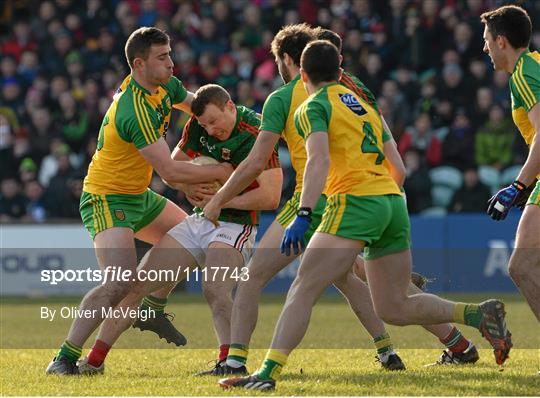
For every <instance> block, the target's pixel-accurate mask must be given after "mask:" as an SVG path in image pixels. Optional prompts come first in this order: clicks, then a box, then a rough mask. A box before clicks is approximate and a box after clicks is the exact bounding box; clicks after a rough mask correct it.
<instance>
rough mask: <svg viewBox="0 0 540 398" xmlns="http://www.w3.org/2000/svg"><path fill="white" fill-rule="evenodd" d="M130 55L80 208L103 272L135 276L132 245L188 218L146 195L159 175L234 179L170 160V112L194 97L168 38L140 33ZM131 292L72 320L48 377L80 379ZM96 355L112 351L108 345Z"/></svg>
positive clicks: (88, 303)
mask: <svg viewBox="0 0 540 398" xmlns="http://www.w3.org/2000/svg"><path fill="white" fill-rule="evenodd" d="M125 52H126V58H127V61H128V63H129V66H130V68H131V74H130V75H129V76H128V77H127V78H126V79H125V80H124V82H123V83H122V85H121V87H120V88H119V90H118V91H117V92H116V94H115V95H114V98H113V101H112V104H111V105H110V107H109V109H108V110H107V113H106V114H105V117H104V118H103V122H102V125H101V128H100V131H99V138H98V144H97V149H96V152H95V154H94V156H93V158H92V161H91V163H90V166H89V167H88V174H87V176H86V178H85V180H84V187H83V193H82V196H81V203H80V213H81V218H82V220H83V223H84V225H85V227H86V229H87V230H88V232H89V234H90V236H91V238H92V240H93V242H94V247H95V250H96V256H97V259H98V263H99V266H100V268H101V270H102V271H103V270H105V269H106V268H107V267H109V266H116V267H121V268H123V269H124V270H130V271H131V272H134V271H135V269H136V266H137V256H136V251H135V242H134V237H137V238H138V239H141V240H144V241H146V242H149V243H152V244H154V243H156V242H157V241H158V240H159V239H160V238H161V237H162V236H163V235H164V234H165V233H166V232H167V231H168V230H169V229H170V228H172V227H173V226H174V225H176V224H178V223H179V222H180V221H182V220H183V219H184V218H185V217H186V213H185V212H184V211H182V210H181V209H180V208H179V207H177V206H176V205H174V204H173V203H172V202H170V201H168V200H166V199H165V198H163V197H161V196H160V195H158V194H156V193H155V192H153V191H151V190H150V189H149V188H148V186H149V184H150V179H151V177H152V172H153V169H155V170H156V171H157V173H158V174H159V175H160V176H161V177H162V178H163V179H165V180H166V181H170V182H185V183H204V182H211V181H213V180H215V179H216V178H217V179H221V180H225V179H226V178H227V177H228V174H229V173H230V171H231V170H230V169H229V168H228V167H226V166H224V165H215V166H198V165H194V164H190V163H189V162H178V161H175V160H173V159H172V158H171V154H170V150H169V147H168V146H167V143H166V142H165V140H164V139H163V135H164V134H165V133H166V131H167V129H168V127H169V122H170V119H171V111H172V108H173V107H177V108H179V109H182V110H189V106H190V104H191V100H192V96H193V95H192V94H191V93H189V92H187V91H186V89H185V88H184V86H183V85H182V83H181V82H180V81H179V80H178V79H177V78H176V77H174V76H173V75H172V71H173V62H172V60H171V57H170V52H171V47H170V44H169V36H168V35H167V34H166V33H165V32H163V31H161V30H159V29H157V28H140V29H137V30H136V31H134V32H133V33H132V34H131V36H130V37H129V39H128V40H127V42H126V47H125ZM130 280H131V279H130ZM131 287H132V282H125V281H116V280H115V281H112V280H107V281H106V283H104V284H102V285H100V286H98V287H96V288H94V289H92V290H91V291H90V292H89V293H88V294H87V295H86V296H85V297H84V298H83V300H82V302H81V305H80V308H79V310H81V311H84V310H87V311H93V312H91V313H93V314H96V316H93V317H90V318H78V319H75V320H74V322H73V324H72V326H71V329H70V331H69V334H68V336H67V339H66V340H65V341H64V343H63V344H62V346H61V348H60V351H59V352H58V354H57V356H56V357H55V359H53V361H52V362H51V363H50V364H49V366H48V367H47V370H46V372H47V373H49V374H77V373H78V369H77V366H76V361H77V359H78V358H79V356H80V355H81V350H82V345H83V344H84V342H85V341H86V340H87V339H88V337H89V336H90V335H91V334H92V332H93V331H94V330H95V329H96V328H97V327H98V326H99V324H100V323H101V322H102V320H103V317H102V315H101V314H102V309H108V308H111V307H114V306H116V305H117V304H118V303H119V302H120V300H122V298H123V297H124V296H125V295H126V294H127V292H128V291H129V290H130V288H131ZM181 337H183V336H181ZM184 340H185V339H184ZM97 343H99V342H97ZM95 348H96V349H95V352H96V353H103V352H105V351H106V350H107V349H108V348H107V347H106V346H104V345H102V344H98V346H96V347H95Z"/></svg>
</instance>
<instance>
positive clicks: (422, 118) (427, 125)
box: [398, 113, 441, 167]
mask: <svg viewBox="0 0 540 398" xmlns="http://www.w3.org/2000/svg"><path fill="white" fill-rule="evenodd" d="M410 149H415V150H416V151H417V152H418V153H419V154H420V156H421V159H425V162H424V163H427V165H428V166H429V167H435V166H438V165H439V164H440V163H441V142H440V141H439V139H438V138H437V136H436V135H435V134H434V132H433V130H432V128H431V118H430V117H429V114H427V113H421V114H420V115H418V117H417V118H416V120H415V121H414V127H408V128H407V129H406V130H405V133H404V134H403V136H402V137H401V139H400V140H399V142H398V150H399V153H400V154H401V156H405V153H406V152H407V151H409V150H410Z"/></svg>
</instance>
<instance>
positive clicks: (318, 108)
mask: <svg viewBox="0 0 540 398" xmlns="http://www.w3.org/2000/svg"><path fill="white" fill-rule="evenodd" d="M328 122H329V115H328V113H327V112H326V109H325V107H324V106H323V105H322V104H319V103H318V102H317V101H309V102H307V103H304V104H303V105H301V106H300V107H299V108H298V110H297V111H296V112H295V114H294V123H295V126H296V130H297V131H298V133H299V134H300V135H301V136H302V137H303V138H304V139H307V138H308V137H309V135H310V134H311V133H313V132H314V131H323V132H328Z"/></svg>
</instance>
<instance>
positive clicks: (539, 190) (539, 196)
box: [527, 180, 540, 206]
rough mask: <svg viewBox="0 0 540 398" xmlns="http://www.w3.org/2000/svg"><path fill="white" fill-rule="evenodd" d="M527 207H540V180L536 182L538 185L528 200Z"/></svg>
mask: <svg viewBox="0 0 540 398" xmlns="http://www.w3.org/2000/svg"><path fill="white" fill-rule="evenodd" d="M527 205H536V206H540V180H538V181H537V182H536V185H535V187H534V189H533V191H532V192H531V195H530V196H529V200H527Z"/></svg>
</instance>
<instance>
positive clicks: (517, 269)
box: [508, 253, 527, 284]
mask: <svg viewBox="0 0 540 398" xmlns="http://www.w3.org/2000/svg"><path fill="white" fill-rule="evenodd" d="M523 260H525V259H524V258H522V256H521V255H519V254H516V253H514V255H512V258H511V259H510V262H509V263H508V273H509V274H510V277H511V278H512V280H514V282H516V283H517V284H519V282H520V281H521V280H522V279H523V278H524V277H525V276H526V274H527V263H526V262H524V261H523Z"/></svg>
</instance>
